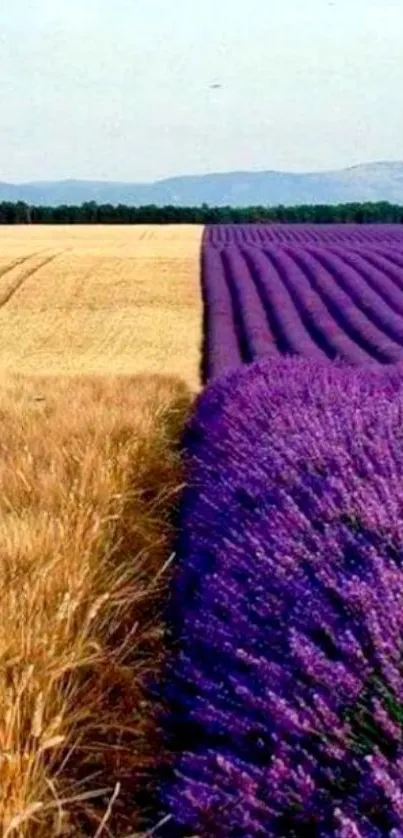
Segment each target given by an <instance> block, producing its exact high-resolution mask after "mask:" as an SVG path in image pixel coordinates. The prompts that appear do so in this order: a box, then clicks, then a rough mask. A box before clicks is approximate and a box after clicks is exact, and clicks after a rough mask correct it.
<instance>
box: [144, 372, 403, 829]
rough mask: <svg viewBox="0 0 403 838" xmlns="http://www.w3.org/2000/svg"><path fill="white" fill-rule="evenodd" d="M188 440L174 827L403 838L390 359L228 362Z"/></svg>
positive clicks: (173, 702) (397, 469)
mask: <svg viewBox="0 0 403 838" xmlns="http://www.w3.org/2000/svg"><path fill="white" fill-rule="evenodd" d="M185 443H186V450H187V456H186V460H187V471H188V482H189V488H188V489H187V490H186V492H185V495H184V499H183V507H182V519H181V533H182V535H181V538H180V543H179V568H178V573H177V578H176V581H175V585H174V590H173V594H172V601H171V606H170V607H171V616H172V630H173V633H174V637H175V651H174V659H173V662H172V666H171V670H170V672H169V677H168V678H167V681H166V685H165V695H166V699H167V702H168V705H169V708H170V716H169V735H170V745H171V748H172V750H173V752H174V761H175V764H174V769H173V771H172V773H171V775H170V777H169V778H168V780H167V783H166V784H165V786H164V787H163V788H162V789H161V797H162V799H163V802H164V806H165V809H166V810H167V809H169V811H170V812H171V816H172V820H171V822H170V826H171V829H172V834H174V835H186V836H203V837H204V836H206V838H207V836H208V837H209V838H210V836H211V838H258V836H259V838H260V836H278V837H280V836H281V838H297V837H298V838H303V837H304V836H312V837H313V838H315V837H316V836H337V837H338V838H375V836H391V838H399V836H403V743H402V731H403V654H402V651H403V648H402V647H403V568H402V559H403V541H402V536H403V373H402V369H401V366H400V365H398V366H396V367H388V368H381V367H379V368H375V367H371V368H368V369H358V368H350V369H348V368H345V367H343V366H341V365H338V364H334V365H331V364H325V363H323V364H321V363H319V364H318V363H313V362H312V361H307V360H303V359H298V358H294V359H280V360H278V361H273V360H270V362H267V361H260V362H258V363H255V364H252V365H250V366H246V367H243V368H241V369H240V370H238V371H236V372H231V373H229V374H228V375H227V376H226V377H225V378H224V379H222V380H218V381H217V382H215V383H214V384H213V385H211V386H210V387H209V388H207V390H206V391H205V392H204V393H203V394H202V395H201V397H200V398H199V400H198V403H197V406H196V409H195V413H194V415H193V418H192V419H191V421H190V424H189V427H188V429H187V433H186V439H185Z"/></svg>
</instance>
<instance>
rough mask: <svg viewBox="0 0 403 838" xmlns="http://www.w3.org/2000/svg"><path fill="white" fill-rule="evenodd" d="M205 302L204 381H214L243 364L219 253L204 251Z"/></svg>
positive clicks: (208, 249) (215, 250) (217, 251)
mask: <svg viewBox="0 0 403 838" xmlns="http://www.w3.org/2000/svg"><path fill="white" fill-rule="evenodd" d="M201 274H202V277H201V278H202V293H203V302H204V349H203V358H204V361H203V370H202V378H203V380H206V379H209V378H214V377H215V376H216V375H218V374H219V373H222V372H224V371H226V370H228V369H231V368H233V367H237V366H239V365H240V364H242V362H243V358H242V354H241V348H240V345H239V340H238V335H237V333H236V328H235V318H234V310H233V304H232V298H231V294H230V291H229V287H228V282H227V278H226V276H225V272H224V266H223V262H222V257H221V252H220V251H219V250H217V249H215V248H205V249H204V250H203V253H202V267H201Z"/></svg>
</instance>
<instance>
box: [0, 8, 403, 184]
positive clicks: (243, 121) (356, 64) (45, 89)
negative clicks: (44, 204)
mask: <svg viewBox="0 0 403 838" xmlns="http://www.w3.org/2000/svg"><path fill="white" fill-rule="evenodd" d="M215 82H219V83H221V84H222V88H221V89H217V90H213V89H211V87H210V85H211V84H214V83H215ZM374 160H403V0H333V2H330V0H200V1H199V0H0V180H8V181H13V182H19V181H27V180H48V179H64V178H70V177H72V178H89V179H105V180H130V181H142V180H153V179H156V178H160V177H169V176H171V175H179V174H190V173H207V172H213V171H229V170H232V169H237V170H240V169H255V170H257V169H283V170H289V171H307V170H321V169H332V168H341V167H344V166H348V165H354V164H355V163H359V162H370V161H374Z"/></svg>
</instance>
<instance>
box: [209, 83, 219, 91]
mask: <svg viewBox="0 0 403 838" xmlns="http://www.w3.org/2000/svg"><path fill="white" fill-rule="evenodd" d="M221 87H222V84H218V83H217V82H216V83H214V84H210V88H211V90H220V88H221Z"/></svg>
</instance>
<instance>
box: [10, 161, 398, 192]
mask: <svg viewBox="0 0 403 838" xmlns="http://www.w3.org/2000/svg"><path fill="white" fill-rule="evenodd" d="M393 163H399V164H401V165H403V157H402V159H401V160H366V161H363V162H361V163H353V164H352V165H351V166H343V167H342V168H338V169H335V170H331V169H327V168H322V169H316V170H311V169H306V170H294V171H291V170H287V169H261V168H256V167H253V166H251V167H250V168H248V169H231V170H229V169H225V170H224V169H223V170H221V171H210V172H190V173H188V174H187V175H186V174H185V175H183V174H181V173H173V174H171V175H168V176H166V177H162V178H155V180H140V179H138V180H136V181H128V180H115V179H114V178H74V177H63V178H55V179H53V178H38V179H34V180H27V181H6V180H4V181H2V183H7V182H8V183H9V184H10V185H11V186H20V185H22V184H23V185H26V186H29V185H30V184H35V185H37V184H41V183H50V182H60V183H69V182H70V183H73V182H83V181H86V180H88V181H89V182H97V181H98V182H99V183H123V184H124V183H133V184H139V185H141V184H144V185H147V184H152V183H155V182H157V181H159V180H161V181H162V180H170V179H171V178H181V177H192V176H194V177H203V176H204V177H209V176H210V177H211V176H214V175H220V174H223V175H224V174H241V173H243V172H245V173H248V174H249V173H255V174H259V173H260V172H270V171H272V172H276V173H279V174H292V175H298V174H301V175H306V174H326V173H329V172H331V171H345V170H346V169H353V168H357V167H362V166H375V165H384V164H386V165H388V164H393Z"/></svg>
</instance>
